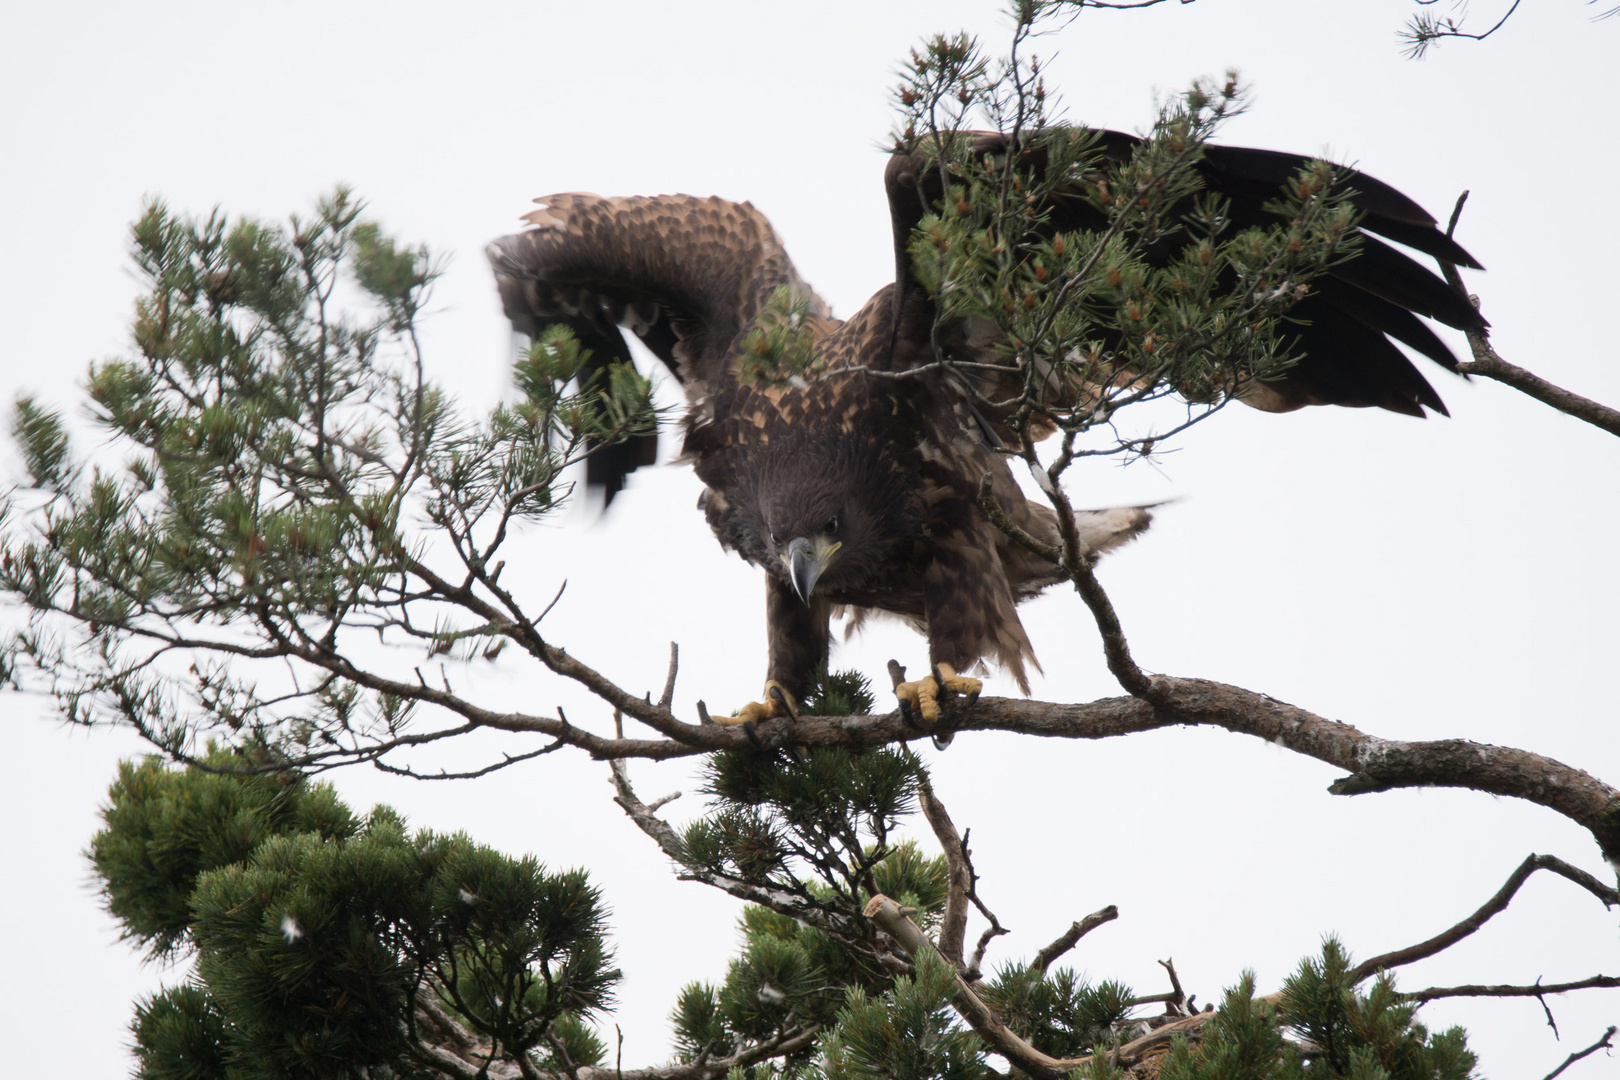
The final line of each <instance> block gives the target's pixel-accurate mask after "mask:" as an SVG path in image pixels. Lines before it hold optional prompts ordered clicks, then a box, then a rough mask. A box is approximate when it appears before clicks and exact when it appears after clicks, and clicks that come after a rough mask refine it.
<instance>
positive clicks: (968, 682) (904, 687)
mask: <svg viewBox="0 0 1620 1080" xmlns="http://www.w3.org/2000/svg"><path fill="white" fill-rule="evenodd" d="M935 669H936V670H937V671H938V673H939V675H938V678H936V677H935V676H934V675H933V674H932V673H930V674H928V675H924V676H923V677H922V678H920V679H918V680H917V681H916V682H903V683H899V684H897V685H896V686H895V688H894V693H895V696H896V697H898V698H899V699H900V703H901V704H900V710H901V712H903V713H908V715H909V716H912V717H916V718H917V719H918V720H920V721H921V723H922V726H923V727H925V728H929V727H933V726H934V722H935V721H936V720H938V719H939V699H940V697H941V695H943V694H963V695H966V697H967V699H968V702H969V703H970V704H971V703H972V702H974V701H976V700H977V699H978V697H979V691H981V690H983V689H984V683H982V682H980V681H979V680H978V679H970V678H968V677H967V676H966V675H958V674H957V673H956V669H955V668H953V667H951V665H949V664H936V665H935Z"/></svg>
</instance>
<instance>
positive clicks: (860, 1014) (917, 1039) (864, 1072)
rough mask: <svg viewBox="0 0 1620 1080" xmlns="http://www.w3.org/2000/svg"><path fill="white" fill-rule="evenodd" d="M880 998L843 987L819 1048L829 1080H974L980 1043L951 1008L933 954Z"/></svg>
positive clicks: (952, 980)
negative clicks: (839, 1005)
mask: <svg viewBox="0 0 1620 1080" xmlns="http://www.w3.org/2000/svg"><path fill="white" fill-rule="evenodd" d="M916 959H917V974H916V978H914V979H912V978H906V977H904V976H902V977H901V978H898V979H896V980H895V981H894V985H893V987H892V988H891V989H890V990H888V991H887V992H886V993H884V994H882V995H881V996H876V997H875V996H873V995H870V994H868V993H867V992H866V991H865V990H863V989H861V988H860V987H850V989H849V991H848V992H847V994H846V996H845V1000H844V1007H843V1009H842V1011H840V1013H839V1014H838V1023H837V1028H836V1029H835V1031H834V1032H833V1034H832V1035H830V1036H828V1037H827V1039H826V1040H825V1041H824V1042H823V1043H822V1054H823V1060H824V1063H825V1068H826V1076H827V1078H828V1080H981V1078H983V1077H987V1076H989V1075H991V1074H990V1070H989V1068H988V1066H987V1065H986V1063H985V1052H984V1047H983V1044H982V1043H981V1042H980V1041H979V1039H978V1036H976V1035H974V1034H973V1033H972V1032H971V1031H969V1030H967V1029H966V1028H964V1027H963V1026H962V1025H961V1023H960V1021H958V1020H957V1019H956V1014H955V1012H954V1011H953V1010H952V1009H951V1007H950V999H951V995H952V993H953V992H954V989H955V984H956V973H955V972H954V971H953V970H952V969H951V967H950V965H949V964H947V963H946V962H945V961H944V960H941V959H940V958H939V957H937V956H936V955H934V954H933V953H932V952H924V953H922V954H921V955H919V956H918V957H917V958H916Z"/></svg>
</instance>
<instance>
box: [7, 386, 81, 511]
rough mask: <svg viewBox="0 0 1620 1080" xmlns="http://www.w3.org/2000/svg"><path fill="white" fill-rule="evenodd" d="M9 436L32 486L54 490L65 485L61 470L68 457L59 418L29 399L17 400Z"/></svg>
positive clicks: (68, 453) (70, 459)
mask: <svg viewBox="0 0 1620 1080" xmlns="http://www.w3.org/2000/svg"><path fill="white" fill-rule="evenodd" d="M11 435H12V438H14V439H16V440H17V445H18V447H19V448H20V449H21V450H22V455H23V468H25V469H27V470H28V477H29V480H30V481H31V483H32V485H33V486H34V487H36V488H44V489H46V490H49V491H55V490H58V489H60V488H61V487H62V486H63V485H64V484H66V483H67V474H66V471H65V470H66V468H67V466H68V465H69V464H70V462H71V461H72V455H71V453H70V449H69V446H68V436H67V431H66V429H65V428H63V426H62V418H61V417H59V416H57V415H56V414H55V413H53V412H51V411H50V410H49V409H46V408H42V407H41V406H40V405H39V404H38V403H37V402H36V401H35V400H34V399H33V398H31V397H28V396H26V395H24V396H21V397H18V398H17V401H16V404H15V405H13V406H12V412H11Z"/></svg>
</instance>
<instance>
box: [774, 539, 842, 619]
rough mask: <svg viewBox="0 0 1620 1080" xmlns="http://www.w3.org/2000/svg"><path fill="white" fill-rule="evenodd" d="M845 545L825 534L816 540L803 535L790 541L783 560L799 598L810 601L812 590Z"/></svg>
mask: <svg viewBox="0 0 1620 1080" xmlns="http://www.w3.org/2000/svg"><path fill="white" fill-rule="evenodd" d="M843 546H844V545H843V544H842V543H840V542H839V541H837V540H829V539H828V538H827V537H825V536H818V537H816V538H815V539H814V540H806V539H805V538H804V537H802V536H795V537H794V538H793V539H792V540H789V541H788V546H787V550H786V551H784V552H783V553H782V562H783V563H784V564H785V565H786V566H787V571H788V580H789V581H791V582H793V591H794V592H796V593H798V594H799V599H800V600H803V601H804V602H805V603H807V604H808V603H809V602H810V590H812V589H814V588H815V587H816V581H817V580H819V579H820V577H821V575H822V573H823V572H825V571H826V569H827V564H828V563H830V562H832V558H833V556H834V555H836V554H837V553H838V549H839V548H841V547H843Z"/></svg>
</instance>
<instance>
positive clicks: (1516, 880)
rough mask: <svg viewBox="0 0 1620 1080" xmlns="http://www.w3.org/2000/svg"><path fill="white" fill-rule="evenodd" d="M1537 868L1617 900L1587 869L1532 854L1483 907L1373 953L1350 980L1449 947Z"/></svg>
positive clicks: (1606, 900) (1498, 908) (1609, 901)
mask: <svg viewBox="0 0 1620 1080" xmlns="http://www.w3.org/2000/svg"><path fill="white" fill-rule="evenodd" d="M1537 870H1551V871H1552V872H1553V873H1555V874H1561V875H1563V876H1564V877H1566V878H1568V879H1569V880H1570V881H1573V882H1575V884H1577V885H1579V886H1581V887H1582V888H1584V889H1586V890H1587V891H1588V892H1590V893H1591V894H1592V895H1593V896H1596V897H1597V898H1598V899H1599V900H1601V901H1603V904H1604V906H1605V907H1612V906H1614V905H1615V904H1620V892H1617V891H1616V890H1615V889H1612V888H1610V887H1609V886H1607V885H1605V884H1603V883H1602V882H1601V881H1598V880H1597V879H1596V878H1594V877H1593V876H1592V875H1591V874H1588V873H1587V872H1586V871H1584V870H1580V869H1578V868H1576V867H1573V866H1571V865H1569V864H1568V863H1566V862H1565V861H1564V860H1562V859H1559V858H1556V857H1554V856H1552V855H1531V856H1529V857H1528V858H1526V859H1525V860H1524V862H1522V863H1520V864H1519V866H1518V869H1516V870H1514V871H1513V873H1512V874H1511V875H1510V876H1509V877H1508V879H1507V882H1506V883H1505V884H1504V885H1503V886H1502V887H1501V888H1500V889H1499V890H1497V893H1496V895H1495V896H1493V897H1491V898H1490V899H1489V900H1487V901H1486V902H1485V904H1484V906H1483V907H1481V908H1480V909H1479V910H1478V911H1476V912H1474V913H1473V914H1472V915H1470V916H1468V918H1466V919H1464V920H1462V921H1461V922H1459V923H1458V924H1457V925H1455V926H1453V927H1451V928H1450V929H1449V930H1446V931H1445V932H1444V933H1441V934H1436V935H1435V936H1434V937H1432V938H1430V939H1429V940H1427V941H1420V942H1418V943H1417V944H1416V945H1409V946H1407V947H1406V948H1404V949H1397V950H1395V951H1394V952H1387V953H1384V954H1383V955H1382V956H1375V957H1373V958H1372V959H1370V960H1367V961H1365V962H1363V963H1361V964H1358V965H1357V966H1356V967H1355V968H1354V969H1353V970H1352V971H1351V972H1350V981H1351V982H1353V983H1357V982H1360V981H1361V980H1363V979H1365V978H1367V977H1368V976H1369V975H1372V974H1373V973H1375V972H1378V971H1388V970H1389V969H1391V968H1397V967H1401V966H1402V965H1404V964H1410V963H1413V962H1415V961H1418V960H1422V959H1424V958H1425V957H1429V956H1433V955H1435V954H1436V953H1438V952H1443V951H1444V950H1446V949H1449V948H1451V947H1452V946H1453V945H1455V944H1456V943H1457V942H1459V941H1461V940H1462V939H1463V938H1465V937H1467V936H1468V935H1470V934H1472V933H1473V932H1474V931H1475V930H1478V929H1479V928H1480V927H1481V926H1484V925H1485V923H1486V921H1488V920H1489V919H1490V918H1491V917H1492V916H1494V915H1497V914H1499V913H1501V912H1502V911H1504V910H1506V909H1507V906H1508V903H1509V901H1511V900H1512V899H1513V896H1514V894H1515V893H1517V892H1518V891H1519V887H1520V886H1522V885H1523V884H1524V883H1525V882H1526V881H1528V880H1529V878H1530V875H1531V874H1533V873H1535V872H1536V871H1537Z"/></svg>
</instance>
